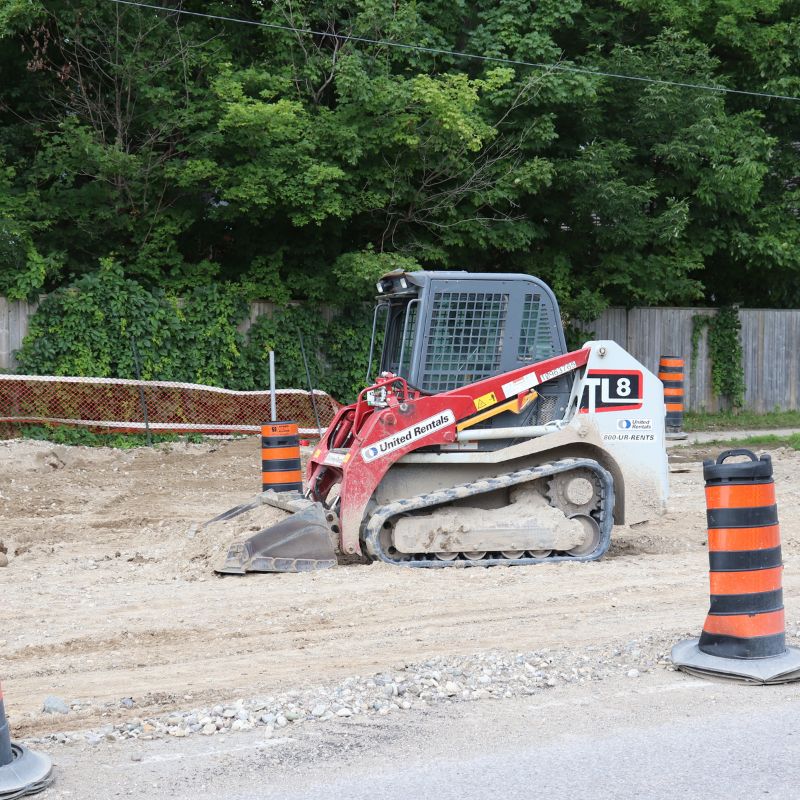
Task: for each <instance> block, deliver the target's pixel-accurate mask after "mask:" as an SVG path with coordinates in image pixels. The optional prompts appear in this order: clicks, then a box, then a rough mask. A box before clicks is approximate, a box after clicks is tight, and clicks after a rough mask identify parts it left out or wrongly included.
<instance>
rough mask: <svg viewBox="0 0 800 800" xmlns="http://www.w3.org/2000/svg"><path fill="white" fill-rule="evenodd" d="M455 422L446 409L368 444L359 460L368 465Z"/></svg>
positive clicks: (451, 413) (450, 412)
mask: <svg viewBox="0 0 800 800" xmlns="http://www.w3.org/2000/svg"><path fill="white" fill-rule="evenodd" d="M455 421H456V416H455V414H453V412H452V411H451V410H450V409H449V408H448V409H447V410H446V411H442V412H441V413H439V414H436V415H435V416H433V417H428V418H427V419H423V420H420V421H419V422H417V423H415V424H414V425H412V426H410V427H409V428H404V429H403V430H401V431H398V432H397V433H393V434H392V435H391V436H387V437H386V438H385V439H379V440H378V441H377V442H373V443H372V444H368V445H367V446H366V447H365V448H364V450H363V451H362V453H361V458H363V459H364V461H366V462H367V463H368V464H369V462H370V461H374V460H375V459H376V458H380V457H381V456H385V455H387V454H388V453H391V452H393V451H394V450H397V449H399V448H401V447H404V446H405V445H407V444H408V443H409V442H415V441H416V440H417V439H422V437H423V436H427V435H428V434H429V433H433V432H434V431H437V430H439V428H444V427H446V426H448V425H452V424H453V423H454V422H455Z"/></svg>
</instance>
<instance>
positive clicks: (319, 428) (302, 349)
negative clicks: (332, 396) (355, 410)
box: [297, 328, 322, 439]
mask: <svg viewBox="0 0 800 800" xmlns="http://www.w3.org/2000/svg"><path fill="white" fill-rule="evenodd" d="M297 338H298V339H299V340H300V352H301V353H302V354H303V364H304V366H305V368H306V380H307V381H308V391H309V393H310V394H311V406H312V408H313V409H314V419H316V421H317V431H318V432H319V438H320V439H321V438H322V425H320V424H319V414H318V413H317V401H316V398H315V397H314V387H313V386H312V385H311V373H310V372H309V369H308V359H307V358H306V348H305V347H304V346H303V334H302V333H300V329H299V328H298V329H297Z"/></svg>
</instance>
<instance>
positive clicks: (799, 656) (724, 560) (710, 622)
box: [672, 450, 800, 683]
mask: <svg viewBox="0 0 800 800" xmlns="http://www.w3.org/2000/svg"><path fill="white" fill-rule="evenodd" d="M739 455H742V456H747V457H748V458H749V459H750V460H749V461H735V462H731V463H728V464H726V463H725V461H726V460H727V459H728V458H730V457H731V456H739ZM703 477H704V478H705V481H706V506H707V512H706V516H707V518H708V558H709V564H710V583H711V604H710V608H709V612H708V617H707V618H706V621H705V624H704V625H703V632H702V634H701V635H700V638H699V639H691V640H689V641H685V642H681V643H680V644H677V645H675V647H673V648H672V661H673V663H674V664H675V665H676V666H678V667H679V668H680V669H683V670H685V671H686V672H692V673H695V674H699V675H706V676H709V675H713V676H716V677H725V678H732V679H734V680H742V681H746V682H752V683H788V682H789V681H795V680H800V650H798V649H796V648H793V647H789V648H787V647H786V631H785V622H784V612H783V589H782V573H783V564H782V562H781V540H780V528H779V526H778V507H777V505H776V503H775V484H774V481H773V479H772V460H771V458H770V457H769V456H768V455H765V456H761V458H760V459H757V458H756V456H755V454H754V453H752V452H750V451H749V450H726V451H725V452H724V453H721V454H720V456H719V458H717V460H716V462H714V461H704V462H703Z"/></svg>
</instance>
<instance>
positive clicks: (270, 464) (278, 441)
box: [261, 422, 303, 493]
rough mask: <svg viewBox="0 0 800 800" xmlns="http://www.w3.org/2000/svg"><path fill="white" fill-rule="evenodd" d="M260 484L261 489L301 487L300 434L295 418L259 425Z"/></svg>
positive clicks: (282, 490)
mask: <svg viewBox="0 0 800 800" xmlns="http://www.w3.org/2000/svg"><path fill="white" fill-rule="evenodd" d="M261 486H262V489H263V491H265V492H266V491H267V489H272V490H273V491H275V492H301V493H302V491H303V473H302V470H301V466H300V438H299V436H298V432H297V423H296V422H270V423H269V424H267V425H262V426H261Z"/></svg>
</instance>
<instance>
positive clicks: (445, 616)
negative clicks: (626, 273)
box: [0, 437, 800, 738]
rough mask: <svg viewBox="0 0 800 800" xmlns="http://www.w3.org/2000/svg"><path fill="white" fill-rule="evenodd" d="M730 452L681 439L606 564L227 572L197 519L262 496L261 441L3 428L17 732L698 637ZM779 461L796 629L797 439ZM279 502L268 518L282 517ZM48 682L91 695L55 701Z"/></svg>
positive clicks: (1, 525) (6, 663)
mask: <svg viewBox="0 0 800 800" xmlns="http://www.w3.org/2000/svg"><path fill="white" fill-rule="evenodd" d="M718 452H719V448H706V449H703V448H701V447H695V448H692V449H688V448H680V449H673V450H672V451H671V454H670V463H671V474H670V479H671V496H670V501H669V512H668V514H667V515H666V516H664V517H662V518H660V519H658V520H656V521H653V522H649V523H644V524H641V525H638V526H634V527H628V528H626V527H622V528H616V529H615V530H614V534H613V540H612V546H611V549H610V551H609V553H608V554H607V555H606V556H605V557H604V558H602V559H601V560H599V561H597V562H590V563H575V564H570V563H559V564H552V565H540V566H530V567H494V568H488V569H448V570H412V569H405V568H402V567H392V566H388V565H385V564H380V563H378V564H349V565H346V566H339V567H337V568H336V569H331V570H326V571H323V572H316V573H308V574H280V575H268V574H251V575H247V576H245V577H231V576H226V577H220V576H217V575H215V574H214V573H213V571H212V564H213V563H214V562H215V561H216V559H218V558H219V557H220V555H221V554H222V553H223V552H224V550H225V548H226V547H227V545H228V544H229V540H227V539H226V540H217V539H215V538H214V536H212V535H211V534H210V533H209V531H208V530H203V529H202V528H201V527H200V523H202V522H203V521H204V520H207V519H209V518H210V517H212V516H214V515H215V514H217V513H219V512H221V511H223V510H225V509H227V508H229V507H231V506H233V505H235V504H236V503H240V502H243V501H245V500H247V499H248V498H251V497H252V496H253V495H254V494H255V493H256V492H257V491H258V488H259V477H260V476H259V450H258V440H257V439H256V438H255V437H249V438H244V439H237V440H220V441H212V442H205V443H202V444H186V443H183V442H180V443H175V444H169V445H159V446H157V447H154V448H150V449H147V448H141V449H135V450H128V451H122V450H112V449H110V448H86V447H60V446H54V445H52V444H50V443H46V442H38V441H28V440H11V441H5V442H0V542H2V545H3V547H2V548H0V549H4V550H6V551H7V559H8V565H7V566H5V567H3V568H0V592H1V596H2V601H1V603H2V605H1V606H0V607H1V608H2V614H0V619H1V620H2V627H0V677H2V678H3V681H4V684H5V688H6V693H7V695H8V698H7V702H8V707H9V712H10V718H11V725H12V730H13V732H14V735H15V736H16V737H18V738H24V737H38V736H42V735H44V734H47V733H50V732H54V731H57V730H64V729H70V730H76V729H89V728H92V727H97V726H98V725H100V724H107V723H117V722H119V721H121V720H124V719H125V718H126V717H127V716H130V715H132V714H134V713H135V715H136V716H138V717H143V716H146V715H147V714H149V713H152V714H157V713H163V712H164V711H168V710H170V709H173V708H174V709H185V708H195V707H201V706H208V705H213V704H215V703H224V702H227V701H232V700H233V699H235V698H243V697H253V696H255V695H259V694H264V693H265V692H266V693H271V692H278V691H283V690H286V689H287V688H289V687H301V688H302V687H304V686H310V685H312V684H314V685H319V684H324V683H326V682H330V683H333V682H336V681H338V680H341V679H343V678H345V677H347V676H351V675H362V676H364V675H371V674H373V673H378V672H381V671H383V670H390V669H401V668H402V667H403V665H405V664H410V663H414V662H418V661H421V660H423V659H430V658H434V657H440V656H441V657H448V656H464V655H470V654H473V653H478V652H482V651H489V650H498V651H511V652H521V651H529V650H537V649H542V648H549V649H551V650H552V651H559V650H565V649H571V650H585V649H586V648H591V647H597V648H599V649H604V648H612V647H614V646H615V645H624V643H625V642H628V641H630V640H632V639H636V640H642V639H644V638H646V637H649V636H654V635H656V636H658V637H659V638H660V639H663V640H664V641H665V642H670V641H673V642H677V641H679V640H680V639H683V638H686V637H687V636H688V635H696V634H697V633H698V632H699V630H700V627H701V625H702V622H703V618H704V615H705V611H706V610H707V601H708V579H707V569H708V559H707V552H706V519H705V506H704V499H703V478H702V464H701V462H702V459H703V458H707V457H712V456H714V455H716V454H717V453H718ZM772 456H773V459H774V466H775V480H776V489H777V497H778V508H779V516H780V521H781V524H782V531H783V548H784V549H783V553H784V563H785V565H786V570H785V577H784V586H785V589H786V611H787V622H788V623H789V625H788V630H789V634H790V640H791V641H792V642H793V643H796V640H797V637H796V634H797V629H798V627H799V624H798V621H799V620H800V599H798V598H800V536H799V535H798V530H800V528H799V527H798V522H800V469H798V468H799V467H800V454H798V453H795V452H794V451H792V450H785V449H776V450H773V451H772ZM263 514H264V519H263V520H261V522H262V523H263V524H268V523H269V522H271V521H274V520H276V519H278V518H280V517H281V515H282V512H280V511H277V510H274V509H264V512H263ZM2 560H4V559H2ZM2 560H0V563H2ZM588 691H590V690H589V689H588V688H587V692H588ZM591 691H593V692H596V691H598V688H597V687H596V686H595V688H593V689H591ZM47 695H57V696H59V697H62V698H64V699H65V700H66V701H67V703H73V701H77V702H76V707H77V708H76V710H74V711H73V712H72V713H70V714H69V715H68V717H67V716H66V715H60V714H44V713H42V703H43V700H44V698H45V697H46V696H47ZM123 698H133V699H134V701H135V709H134V711H131V710H130V709H129V708H127V707H126V706H125V704H121V703H120V700H121V699H123ZM81 709H83V710H81Z"/></svg>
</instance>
